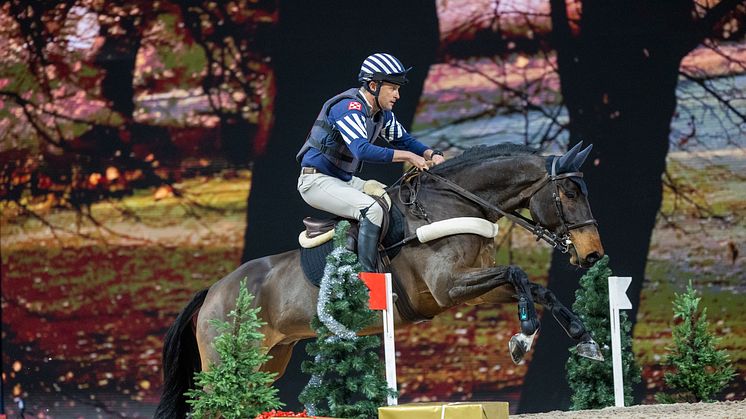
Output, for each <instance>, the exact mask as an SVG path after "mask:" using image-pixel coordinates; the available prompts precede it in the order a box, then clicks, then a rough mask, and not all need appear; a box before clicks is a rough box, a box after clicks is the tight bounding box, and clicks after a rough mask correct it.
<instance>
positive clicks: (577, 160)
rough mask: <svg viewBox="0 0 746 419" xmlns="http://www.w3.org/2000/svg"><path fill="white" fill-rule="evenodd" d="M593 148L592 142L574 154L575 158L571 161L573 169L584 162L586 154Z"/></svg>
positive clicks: (576, 168)
mask: <svg viewBox="0 0 746 419" xmlns="http://www.w3.org/2000/svg"><path fill="white" fill-rule="evenodd" d="M592 149H593V144H591V145H589V146H588V147H586V148H585V149H584V150H583V151H581V152H580V153H578V155H577V156H575V160H573V162H572V167H574V168H575V170H578V169H580V166H582V165H583V163H585V159H587V158H588V155H589V154H590V153H591V150H592Z"/></svg>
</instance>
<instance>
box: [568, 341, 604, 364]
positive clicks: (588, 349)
mask: <svg viewBox="0 0 746 419" xmlns="http://www.w3.org/2000/svg"><path fill="white" fill-rule="evenodd" d="M575 350H576V351H577V353H578V355H580V356H582V357H584V358H588V359H592V360H594V361H603V360H604V356H603V355H601V348H599V347H598V344H597V343H596V341H594V340H593V339H591V340H589V341H587V342H580V343H578V345H577V346H575Z"/></svg>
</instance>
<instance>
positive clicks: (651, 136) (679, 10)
mask: <svg viewBox="0 0 746 419" xmlns="http://www.w3.org/2000/svg"><path fill="white" fill-rule="evenodd" d="M551 3H552V23H553V34H554V36H555V42H556V44H555V48H556V50H557V51H558V63H559V73H560V80H561V84H562V94H563V97H564V100H565V104H566V106H567V108H568V111H569V115H570V133H571V139H572V140H571V144H574V143H576V142H578V141H580V140H583V141H585V143H586V144H589V143H593V145H594V147H593V152H592V153H591V156H590V158H589V159H588V160H587V163H586V165H585V167H584V168H583V171H584V172H585V180H586V183H587V184H588V190H589V195H590V196H589V199H590V203H591V207H592V208H593V214H594V216H595V218H596V219H597V220H598V224H599V232H600V234H601V239H602V242H603V245H604V248H605V250H606V253H607V254H608V255H609V258H610V267H611V269H612V271H613V272H614V274H615V275H618V276H631V277H632V284H631V286H630V288H629V291H628V295H629V297H630V300H631V301H632V307H633V308H632V310H629V311H628V314H629V315H630V318H631V319H632V320H633V322H634V320H635V319H636V315H637V309H638V307H639V303H640V292H641V290H642V286H643V281H644V273H645V265H646V262H647V255H648V250H649V246H650V239H651V235H652V232H653V228H654V226H655V220H656V215H657V212H658V210H659V208H660V205H661V199H662V181H661V175H662V173H663V171H664V170H665V165H666V155H667V153H668V143H669V133H670V123H671V118H672V116H673V114H674V111H675V109H676V84H677V79H678V70H679V64H680V62H681V59H682V58H683V57H684V56H685V55H686V54H687V52H688V51H689V50H690V49H691V48H693V47H694V46H696V43H695V44H692V43H691V34H692V29H693V25H692V23H693V22H694V21H693V20H692V18H691V14H690V11H691V9H692V3H691V2H689V1H682V2H644V1H633V2H630V1H617V2H613V3H610V2H594V1H584V2H583V13H582V19H581V22H580V28H581V29H580V34H579V35H578V36H574V37H573V36H572V35H571V34H570V30H569V28H568V27H567V24H566V22H567V17H566V15H565V2H564V1H562V0H552V1H551ZM580 276H582V272H581V271H580V270H579V269H576V268H574V267H571V266H570V265H569V263H568V258H567V255H562V254H560V253H558V252H555V253H554V254H553V257H552V263H551V267H550V270H549V287H550V288H551V289H552V290H553V291H554V292H555V293H556V294H557V297H558V298H559V299H560V300H562V301H563V302H564V303H566V304H568V305H569V304H571V303H572V302H573V301H574V300H575V290H576V289H577V288H578V280H579V279H580ZM573 344H574V342H573V341H572V340H571V339H570V338H568V337H567V335H566V334H565V333H564V331H562V330H561V328H560V327H559V326H558V325H557V324H556V322H554V321H553V319H551V317H550V316H547V317H545V318H544V319H543V321H542V329H541V337H540V338H539V339H538V341H537V345H536V352H535V353H534V356H533V359H532V361H531V364H530V366H529V369H528V373H527V375H526V378H525V384H524V387H523V391H522V394H521V404H520V409H519V411H520V412H526V413H531V412H544V411H550V410H555V409H562V410H564V409H567V408H568V407H569V404H570V389H569V387H568V385H567V380H566V372H565V363H566V361H567V358H568V352H567V348H569V347H570V346H571V345H573ZM636 393H637V394H636V396H637V397H636V398H637V399H638V400H639V397H640V396H641V388H638V389H637V391H636Z"/></svg>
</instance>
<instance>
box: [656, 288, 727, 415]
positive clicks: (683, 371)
mask: <svg viewBox="0 0 746 419" xmlns="http://www.w3.org/2000/svg"><path fill="white" fill-rule="evenodd" d="M700 300H701V298H700V297H698V296H697V292H696V291H695V290H694V288H693V287H692V282H691V281H689V286H688V287H687V290H686V292H685V293H683V294H676V297H675V298H674V301H673V313H674V321H676V319H680V322H679V323H678V324H677V325H675V326H674V327H673V346H672V347H668V348H666V349H668V351H669V353H668V355H666V358H665V360H664V365H665V366H666V367H669V368H672V369H673V371H668V372H666V373H665V374H664V380H665V383H666V386H667V387H668V389H669V390H670V391H671V394H665V393H663V394H658V395H657V396H656V398H657V399H658V401H660V402H662V403H675V402H711V401H714V397H715V395H716V394H717V393H719V392H720V391H722V390H723V389H724V388H725V386H726V385H727V384H728V383H729V382H730V380H731V379H732V378H733V376H734V375H735V369H734V368H733V365H732V363H731V361H730V357H729V356H728V353H727V352H726V351H725V350H719V349H717V344H718V342H719V341H720V339H718V338H717V337H715V336H714V335H713V334H712V333H710V332H709V331H708V330H707V328H708V323H707V307H703V308H702V314H699V312H698V307H699V302H700Z"/></svg>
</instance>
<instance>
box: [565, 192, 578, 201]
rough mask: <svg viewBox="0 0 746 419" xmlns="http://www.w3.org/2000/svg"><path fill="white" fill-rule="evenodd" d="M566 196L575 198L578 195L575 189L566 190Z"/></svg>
mask: <svg viewBox="0 0 746 419" xmlns="http://www.w3.org/2000/svg"><path fill="white" fill-rule="evenodd" d="M565 196H566V197H568V198H570V199H575V197H576V196H577V195H576V194H575V192H574V191H565Z"/></svg>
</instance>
